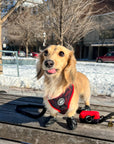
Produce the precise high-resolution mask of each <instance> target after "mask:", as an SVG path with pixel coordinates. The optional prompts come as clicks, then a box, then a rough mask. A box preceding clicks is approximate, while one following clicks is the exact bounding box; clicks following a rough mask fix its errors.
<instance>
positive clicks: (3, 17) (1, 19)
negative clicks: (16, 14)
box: [0, 0, 26, 74]
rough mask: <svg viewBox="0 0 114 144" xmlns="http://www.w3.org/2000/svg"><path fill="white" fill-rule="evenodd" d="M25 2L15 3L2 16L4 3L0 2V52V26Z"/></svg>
mask: <svg viewBox="0 0 114 144" xmlns="http://www.w3.org/2000/svg"><path fill="white" fill-rule="evenodd" d="M25 1H26V0H17V2H16V3H15V4H14V6H12V7H11V8H10V10H8V11H6V13H4V15H2V11H3V8H4V4H8V3H6V1H5V0H0V50H2V25H3V23H4V22H5V21H6V20H7V19H8V17H9V16H10V15H11V14H12V13H13V11H14V10H15V9H16V8H17V7H18V6H19V5H20V4H22V3H23V2H25ZM1 64H2V53H1V52H0V74H2V73H3V68H2V65H1Z"/></svg>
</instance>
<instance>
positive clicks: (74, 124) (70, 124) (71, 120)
mask: <svg viewBox="0 0 114 144" xmlns="http://www.w3.org/2000/svg"><path fill="white" fill-rule="evenodd" d="M66 121H67V126H68V128H69V129H70V130H74V129H75V128H76V127H77V121H76V119H75V118H74V117H68V118H67V119H66Z"/></svg>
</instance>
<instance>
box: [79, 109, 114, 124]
mask: <svg viewBox="0 0 114 144" xmlns="http://www.w3.org/2000/svg"><path fill="white" fill-rule="evenodd" d="M77 113H79V119H80V122H82V123H89V124H97V123H101V122H104V121H106V120H107V119H110V118H111V117H112V116H114V112H111V113H109V114H108V115H106V116H100V114H99V112H98V111H90V110H89V111H88V110H84V109H81V108H80V109H79V110H78V111H77Z"/></svg>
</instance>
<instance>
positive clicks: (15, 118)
mask: <svg viewBox="0 0 114 144" xmlns="http://www.w3.org/2000/svg"><path fill="white" fill-rule="evenodd" d="M77 116H78V115H77ZM46 117H47V114H46V115H45V116H44V117H42V118H39V119H32V118H29V117H26V116H24V115H21V114H18V113H16V112H15V111H14V112H6V111H5V112H1V113H0V121H2V122H6V123H7V122H8V123H12V124H17V125H18V124H21V125H22V126H30V127H32V128H38V127H39V128H40V127H43V125H44V123H45V120H46ZM48 129H50V130H53V131H56V132H58V131H59V132H64V133H65V132H68V130H67V126H66V120H64V119H62V117H61V116H58V121H57V123H55V124H54V125H52V126H51V127H49V128H48ZM113 132H114V127H112V128H109V127H107V125H106V124H105V125H104V124H97V125H92V124H91V125H89V124H82V123H79V122H78V127H77V128H76V130H74V131H70V133H72V134H77V135H78V134H80V135H85V136H90V137H96V138H99V139H100V138H101V139H104V138H105V139H106V140H112V141H114V133H113Z"/></svg>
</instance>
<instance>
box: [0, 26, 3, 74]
mask: <svg viewBox="0 0 114 144" xmlns="http://www.w3.org/2000/svg"><path fill="white" fill-rule="evenodd" d="M0 50H2V25H1V23H0ZM0 74H3V66H2V52H0Z"/></svg>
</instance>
